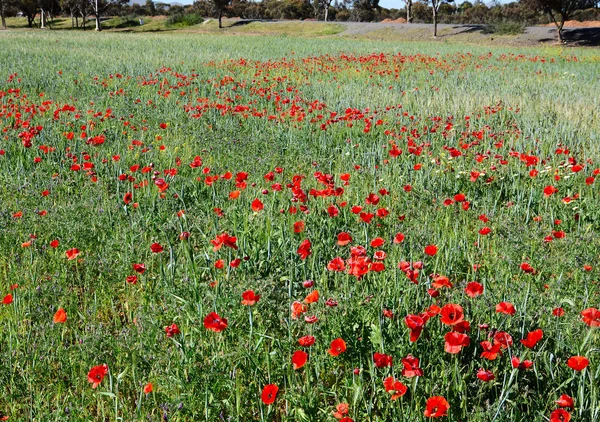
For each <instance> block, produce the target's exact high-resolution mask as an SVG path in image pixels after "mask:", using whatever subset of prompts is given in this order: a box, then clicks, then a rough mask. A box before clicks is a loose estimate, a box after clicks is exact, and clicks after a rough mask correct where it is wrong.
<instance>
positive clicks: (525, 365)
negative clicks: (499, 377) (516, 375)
mask: <svg viewBox="0 0 600 422" xmlns="http://www.w3.org/2000/svg"><path fill="white" fill-rule="evenodd" d="M510 364H511V365H512V367H513V368H519V369H529V368H531V367H532V366H533V362H532V361H530V360H524V361H521V359H519V358H518V357H517V356H513V357H512V359H511V360H510Z"/></svg>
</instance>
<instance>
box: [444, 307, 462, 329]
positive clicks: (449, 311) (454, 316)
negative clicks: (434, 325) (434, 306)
mask: <svg viewBox="0 0 600 422" xmlns="http://www.w3.org/2000/svg"><path fill="white" fill-rule="evenodd" d="M464 319H465V317H464V314H463V308H462V306H460V305H457V304H454V303H449V304H447V305H444V306H443V307H442V311H441V312H440V322H441V323H442V324H446V325H450V326H452V325H456V324H458V323H459V322H462V321H463V320H464Z"/></svg>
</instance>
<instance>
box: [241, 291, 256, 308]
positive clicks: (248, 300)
mask: <svg viewBox="0 0 600 422" xmlns="http://www.w3.org/2000/svg"><path fill="white" fill-rule="evenodd" d="M259 300H260V295H257V294H254V290H246V291H245V292H244V293H242V305H246V306H253V305H256V302H258V301H259Z"/></svg>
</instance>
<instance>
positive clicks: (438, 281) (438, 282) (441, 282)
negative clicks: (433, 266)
mask: <svg viewBox="0 0 600 422" xmlns="http://www.w3.org/2000/svg"><path fill="white" fill-rule="evenodd" d="M431 285H432V286H433V287H435V288H436V289H441V288H443V287H447V288H451V287H452V286H453V284H452V283H451V282H450V279H449V278H448V277H446V276H445V275H438V276H436V277H434V278H433V282H432V283H431Z"/></svg>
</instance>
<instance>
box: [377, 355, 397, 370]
mask: <svg viewBox="0 0 600 422" xmlns="http://www.w3.org/2000/svg"><path fill="white" fill-rule="evenodd" d="M392 361H393V358H392V357H391V356H390V355H386V354H385V353H377V352H375V353H374V354H373V362H374V363H375V366H376V367H377V368H385V367H386V366H392Z"/></svg>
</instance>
